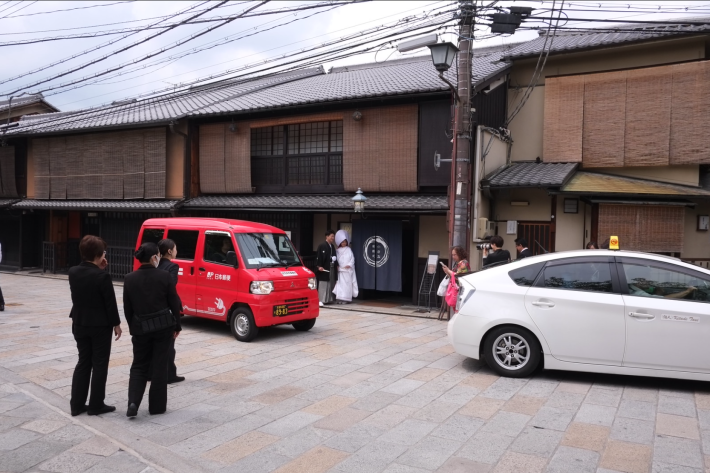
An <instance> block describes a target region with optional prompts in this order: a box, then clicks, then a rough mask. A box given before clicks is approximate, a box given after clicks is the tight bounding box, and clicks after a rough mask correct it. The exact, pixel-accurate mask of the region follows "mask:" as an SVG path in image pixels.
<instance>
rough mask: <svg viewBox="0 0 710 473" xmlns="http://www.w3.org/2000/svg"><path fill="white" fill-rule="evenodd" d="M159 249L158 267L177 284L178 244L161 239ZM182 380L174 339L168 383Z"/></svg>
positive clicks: (171, 344) (169, 359)
mask: <svg viewBox="0 0 710 473" xmlns="http://www.w3.org/2000/svg"><path fill="white" fill-rule="evenodd" d="M158 249H159V250H160V263H158V269H162V270H163V271H167V272H168V273H170V277H172V278H173V282H174V283H175V285H176V286H177V283H178V273H179V272H180V266H178V265H177V264H176V263H173V258H176V257H177V246H176V245H175V242H174V241H172V240H171V239H169V238H166V239H165V240H160V241H159V242H158ZM180 307H182V302H181V303H180ZM176 316H177V314H176ZM180 381H185V377H184V376H178V375H177V366H175V339H173V340H172V341H171V342H170V351H168V384H173V383H179V382H180Z"/></svg>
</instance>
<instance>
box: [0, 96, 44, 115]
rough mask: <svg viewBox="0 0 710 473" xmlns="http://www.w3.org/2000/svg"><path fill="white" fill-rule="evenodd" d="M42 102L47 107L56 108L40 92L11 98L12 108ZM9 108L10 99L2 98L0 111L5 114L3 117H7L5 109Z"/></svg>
mask: <svg viewBox="0 0 710 473" xmlns="http://www.w3.org/2000/svg"><path fill="white" fill-rule="evenodd" d="M42 102H44V103H45V104H46V105H47V106H48V107H50V108H53V109H54V110H57V109H56V107H54V106H53V105H51V104H49V103H48V102H47V101H46V100H44V97H43V96H42V94H36V95H27V96H23V97H15V98H13V99H12V108H13V109H15V108H19V107H26V106H27V105H32V104H35V103H42ZM9 108H10V99H3V100H0V113H4V114H5V118H7V110H8V109H9Z"/></svg>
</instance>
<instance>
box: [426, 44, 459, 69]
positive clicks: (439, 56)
mask: <svg viewBox="0 0 710 473" xmlns="http://www.w3.org/2000/svg"><path fill="white" fill-rule="evenodd" d="M429 49H430V50H431V62H433V63H434V67H436V70H437V71H439V72H440V73H444V72H446V71H448V70H449V68H450V67H451V65H452V64H453V63H454V58H455V57H456V53H457V52H459V48H457V47H456V46H455V45H454V43H450V42H446V43H436V44H430V45H429Z"/></svg>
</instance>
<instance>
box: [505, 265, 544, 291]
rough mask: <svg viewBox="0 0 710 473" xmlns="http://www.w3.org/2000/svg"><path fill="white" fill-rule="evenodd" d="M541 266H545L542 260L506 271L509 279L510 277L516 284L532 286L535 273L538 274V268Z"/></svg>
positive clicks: (535, 276)
mask: <svg viewBox="0 0 710 473" xmlns="http://www.w3.org/2000/svg"><path fill="white" fill-rule="evenodd" d="M543 266H545V262H544V261H542V262H540V263H535V264H530V265H528V266H524V267H522V268H518V269H514V270H512V271H510V272H508V276H510V279H512V280H513V282H514V283H515V284H517V285H518V286H532V285H533V284H534V283H535V279H536V278H537V275H538V274H540V270H541V269H542V267H543Z"/></svg>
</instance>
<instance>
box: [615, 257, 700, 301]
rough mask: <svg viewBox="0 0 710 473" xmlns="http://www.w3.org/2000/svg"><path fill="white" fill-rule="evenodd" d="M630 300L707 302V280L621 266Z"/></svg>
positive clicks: (658, 269) (649, 265)
mask: <svg viewBox="0 0 710 473" xmlns="http://www.w3.org/2000/svg"><path fill="white" fill-rule="evenodd" d="M621 267H622V268H623V270H624V274H625V275H626V287H627V288H628V291H629V292H628V294H629V295H630V296H637V297H656V298H665V299H682V300H686V301H697V302H710V278H702V277H700V276H699V275H693V274H689V273H685V272H682V271H673V270H671V269H668V268H663V267H660V266H656V265H653V264H652V263H650V262H649V263H641V262H639V263H638V264H633V263H627V262H624V263H621Z"/></svg>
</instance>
